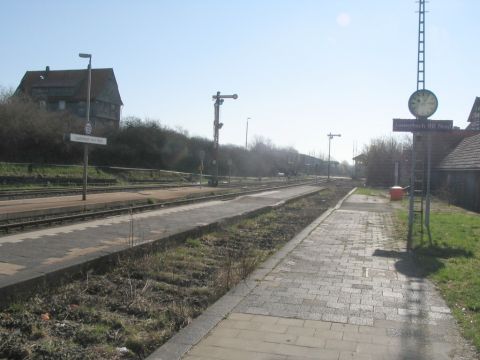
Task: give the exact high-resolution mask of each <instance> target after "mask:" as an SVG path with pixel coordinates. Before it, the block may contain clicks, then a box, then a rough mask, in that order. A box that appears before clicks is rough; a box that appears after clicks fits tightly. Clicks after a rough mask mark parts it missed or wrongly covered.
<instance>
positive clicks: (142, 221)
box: [0, 185, 323, 305]
mask: <svg viewBox="0 0 480 360" xmlns="http://www.w3.org/2000/svg"><path fill="white" fill-rule="evenodd" d="M321 189H323V187H320V186H311V185H310V186H309V185H302V186H295V187H288V188H281V189H276V190H270V191H263V192H259V193H255V194H250V195H243V196H238V197H236V198H234V199H230V200H213V201H205V202H199V203H193V204H188V205H182V206H175V207H167V208H162V209H158V210H153V211H148V212H142V213H136V214H127V215H118V216H112V217H108V218H102V219H97V220H92V221H85V222H81V223H77V224H72V225H65V226H57V227H51V228H46V229H41V230H36V231H29V232H23V233H17V234H13V235H6V236H2V237H0V305H1V304H6V303H8V302H9V301H11V299H12V298H17V297H19V296H22V294H29V293H32V292H34V291H35V289H36V288H40V289H44V288H45V287H48V286H50V285H52V284H54V283H55V282H60V281H64V279H66V278H68V277H69V276H71V275H72V274H74V273H78V272H84V271H88V270H89V269H90V268H93V267H99V266H104V265H105V264H111V263H112V262H115V261H116V259H117V258H118V255H120V254H122V253H125V252H129V251H148V250H149V249H151V248H153V247H157V248H163V247H164V246H166V244H169V243H172V242H175V241H179V240H182V239H185V238H186V237H188V236H193V235H195V234H198V233H199V232H202V231H206V230H209V229H212V228H214V227H215V226H216V225H217V224H218V223H221V222H227V221H230V220H232V219H237V218H239V217H242V216H248V215H249V214H252V213H255V212H258V211H263V210H265V209H269V208H271V207H275V206H278V205H281V204H282V203H284V202H285V201H288V200H290V199H294V198H298V197H302V196H305V195H308V194H312V193H315V192H318V191H320V190H321ZM209 191H211V189H209ZM108 195H109V196H111V195H112V194H108ZM90 199H91V200H90V201H94V199H95V195H92V196H91V197H90Z"/></svg>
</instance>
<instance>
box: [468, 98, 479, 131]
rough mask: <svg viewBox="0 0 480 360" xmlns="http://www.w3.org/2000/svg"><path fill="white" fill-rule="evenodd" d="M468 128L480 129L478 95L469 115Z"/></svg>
mask: <svg viewBox="0 0 480 360" xmlns="http://www.w3.org/2000/svg"><path fill="white" fill-rule="evenodd" d="M468 122H469V123H470V124H469V125H468V126H467V130H480V97H478V96H477V97H476V98H475V101H474V103H473V106H472V110H471V111H470V115H469V116H468Z"/></svg>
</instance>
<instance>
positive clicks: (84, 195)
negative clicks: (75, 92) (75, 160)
mask: <svg viewBox="0 0 480 360" xmlns="http://www.w3.org/2000/svg"><path fill="white" fill-rule="evenodd" d="M78 56H79V57H81V58H84V59H88V85H87V116H86V121H85V129H84V132H85V135H90V134H91V133H92V124H90V91H91V85H92V54H85V53H80V54H78ZM87 169H88V145H87V144H86V143H85V144H83V190H82V200H83V201H85V200H87V179H88V177H87Z"/></svg>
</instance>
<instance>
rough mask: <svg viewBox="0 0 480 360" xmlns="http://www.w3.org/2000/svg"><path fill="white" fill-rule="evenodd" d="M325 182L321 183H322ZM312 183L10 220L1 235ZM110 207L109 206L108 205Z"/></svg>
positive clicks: (1, 223) (262, 187)
mask: <svg viewBox="0 0 480 360" xmlns="http://www.w3.org/2000/svg"><path fill="white" fill-rule="evenodd" d="M322 182H325V181H321V182H319V183H322ZM311 183H312V182H301V183H294V184H287V185H278V184H276V185H275V186H271V185H270V186H257V187H253V188H241V189H239V188H237V189H232V191H227V192H225V193H222V194H214V193H212V194H210V195H206V196H197V197H187V198H182V199H176V200H169V201H159V202H154V203H153V204H146V205H131V206H128V207H118V206H112V208H111V209H107V210H85V211H81V212H76V213H66V214H61V215H50V216H46V215H41V216H35V217H31V218H28V219H24V218H23V219H15V218H13V219H9V220H7V221H3V222H0V233H11V232H12V231H24V230H27V229H30V228H32V227H39V226H42V227H47V226H53V225H58V224H64V223H68V222H76V221H83V220H87V219H88V220H90V219H97V218H103V217H108V216H114V215H121V214H129V213H138V212H143V211H150V210H155V209H158V208H163V207H166V206H179V205H184V204H188V203H193V202H200V201H208V200H215V199H217V200H218V199H228V198H232V197H235V196H240V195H246V194H251V193H255V192H261V191H268V190H273V189H280V188H285V187H291V186H298V185H306V184H311ZM107 205H108V204H107Z"/></svg>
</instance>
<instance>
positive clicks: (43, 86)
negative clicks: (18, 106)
mask: <svg viewBox="0 0 480 360" xmlns="http://www.w3.org/2000/svg"><path fill="white" fill-rule="evenodd" d="M87 86H88V71H87V70H86V69H84V70H50V67H49V66H47V67H46V69H45V70H43V71H27V72H26V73H25V75H24V76H23V78H22V81H21V82H20V85H18V88H17V90H16V91H15V94H16V95H20V94H23V95H27V96H29V97H30V98H31V99H33V101H35V102H38V104H39V106H40V107H43V108H45V109H47V110H49V111H68V112H69V113H71V114H73V115H76V116H78V117H81V118H85V117H86V109H87V105H86V104H87V103H86V101H87ZM90 94H91V96H90V121H91V123H92V125H93V127H94V129H95V130H96V132H97V133H98V132H102V131H103V130H105V129H109V128H110V129H111V128H118V126H119V124H120V113H121V107H122V105H123V102H122V99H121V97H120V92H119V91H118V85H117V81H116V79H115V74H114V73H113V69H111V68H108V69H92V83H91V92H90Z"/></svg>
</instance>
